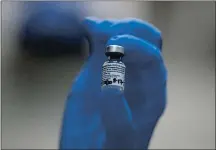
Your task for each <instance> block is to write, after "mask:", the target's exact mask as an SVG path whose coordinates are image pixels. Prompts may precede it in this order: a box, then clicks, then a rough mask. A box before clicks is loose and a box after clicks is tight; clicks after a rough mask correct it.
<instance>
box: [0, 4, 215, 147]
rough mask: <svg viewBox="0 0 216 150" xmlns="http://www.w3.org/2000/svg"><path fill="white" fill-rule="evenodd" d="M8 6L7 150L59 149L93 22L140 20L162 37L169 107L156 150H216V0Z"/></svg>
mask: <svg viewBox="0 0 216 150" xmlns="http://www.w3.org/2000/svg"><path fill="white" fill-rule="evenodd" d="M1 3H2V7H1V9H2V10H1V13H2V14H1V16H2V23H1V27H2V30H1V31H2V32H1V34H2V39H1V42H2V43H1V47H2V49H1V76H2V78H1V79H2V80H1V94H2V96H1V100H2V143H1V144H2V148H3V149H48V148H50V149H56V148H58V140H59V131H60V125H61V118H62V113H63V110H64V103H65V99H66V97H67V94H68V92H69V89H70V87H71V83H72V81H73V79H74V77H75V76H76V75H77V73H78V72H79V70H80V68H81V66H82V65H83V63H84V61H85V59H86V57H87V56H88V47H89V45H88V39H87V40H86V39H85V38H84V36H85V32H84V31H83V30H82V29H80V25H79V20H80V19H82V18H84V17H85V16H97V17H101V18H124V17H136V18H141V19H144V20H146V21H149V22H151V23H153V24H154V25H155V26H157V27H158V28H159V29H160V30H161V31H162V34H163V39H164V40H163V41H164V45H163V46H164V47H163V55H164V59H165V62H166V65H167V68H168V71H169V80H168V107H167V109H166V112H165V114H164V116H163V117H162V119H161V120H160V122H159V124H158V126H157V128H156V130H155V133H154V136H153V138H152V141H151V144H150V148H152V149H159V148H161V149H163V148H164V149H186V148H187V149H192V148H193V149H214V148H215V3H214V2H210V1H209V2H153V1H152V2H150V1H149V2H138V1H137V2H135V1H133V2H132V1H127V2H123V1H122V2H121V1H116V2H114V1H113V2H112V1H109V2H108V1H107V2H106V1H104V2H102V1H101V2H99V1H92V2H90V1H89V2H49V3H48V2H25V3H24V2H18V1H13V2H10V1H3V2H1Z"/></svg>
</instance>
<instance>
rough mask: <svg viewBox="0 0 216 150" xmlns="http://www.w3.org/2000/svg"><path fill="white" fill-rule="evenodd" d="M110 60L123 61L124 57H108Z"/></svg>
mask: <svg viewBox="0 0 216 150" xmlns="http://www.w3.org/2000/svg"><path fill="white" fill-rule="evenodd" d="M108 60H110V61H111V60H115V61H122V57H119V56H118V57H117V56H108Z"/></svg>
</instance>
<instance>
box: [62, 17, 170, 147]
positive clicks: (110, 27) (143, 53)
mask: <svg viewBox="0 0 216 150" xmlns="http://www.w3.org/2000/svg"><path fill="white" fill-rule="evenodd" d="M84 26H85V27H86V29H87V30H88V32H89V33H90V35H91V37H92V45H93V54H92V55H91V57H90V58H89V60H88V61H87V63H86V64H85V65H84V67H83V69H82V71H81V72H80V75H79V76H78V77H77V78H76V80H75V82H74V84H73V87H72V91H71V93H70V95H69V96H68V100H67V103H66V108H65V112H64V118H63V125H62V132H61V141H60V149H75V148H86V149H90V148H96V149H99V148H130V149H133V148H134V149H135V148H142V149H147V148H148V145H149V141H150V139H151V136H152V134H153V130H154V128H155V126H156V124H157V122H158V120H159V118H160V117H161V115H162V113H163V112H164V109H165V105H166V80H167V79H166V75H167V74H166V68H165V65H164V63H163V59H162V56H161V51H160V50H161V34H160V32H159V31H158V30H157V29H156V28H155V27H153V26H152V25H150V24H148V23H146V22H143V21H141V20H137V19H125V20H117V21H111V20H103V21H101V20H99V19H93V18H87V19H86V20H85V21H84ZM106 45H120V46H123V47H124V48H125V54H126V55H125V57H124V59H123V62H124V63H125V65H126V79H125V82H126V83H125V91H124V93H121V92H120V91H118V90H116V89H109V90H105V91H101V87H100V86H101V84H100V83H101V76H102V74H101V67H102V65H103V63H104V61H105V60H106V57H105V55H104V48H105V47H106Z"/></svg>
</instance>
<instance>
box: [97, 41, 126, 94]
mask: <svg viewBox="0 0 216 150" xmlns="http://www.w3.org/2000/svg"><path fill="white" fill-rule="evenodd" d="M105 54H106V56H107V57H108V60H107V61H106V62H104V64H103V66H102V83H101V84H102V87H101V88H102V90H104V89H107V88H117V89H119V90H120V91H124V86H125V68H126V66H125V64H124V63H123V62H122V57H123V56H124V48H123V47H122V46H118V45H110V46H108V47H107V49H106V53H105Z"/></svg>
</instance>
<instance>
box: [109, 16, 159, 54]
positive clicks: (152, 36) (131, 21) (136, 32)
mask: <svg viewBox="0 0 216 150" xmlns="http://www.w3.org/2000/svg"><path fill="white" fill-rule="evenodd" d="M122 34H130V35H133V36H136V37H138V38H141V39H143V40H145V41H147V42H149V43H151V44H152V45H154V46H156V47H157V48H158V49H160V50H161V49H162V36H161V32H160V30H159V29H158V28H156V27H155V26H154V25H152V24H150V23H149V22H147V21H143V20H141V19H135V18H125V19H122V20H120V21H119V22H116V23H114V24H113V25H112V26H111V36H116V35H122Z"/></svg>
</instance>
